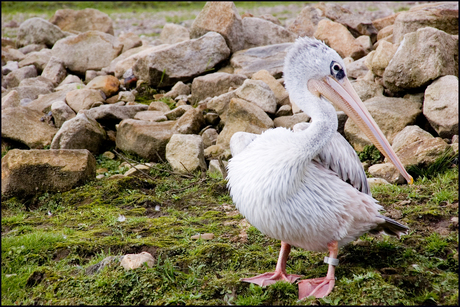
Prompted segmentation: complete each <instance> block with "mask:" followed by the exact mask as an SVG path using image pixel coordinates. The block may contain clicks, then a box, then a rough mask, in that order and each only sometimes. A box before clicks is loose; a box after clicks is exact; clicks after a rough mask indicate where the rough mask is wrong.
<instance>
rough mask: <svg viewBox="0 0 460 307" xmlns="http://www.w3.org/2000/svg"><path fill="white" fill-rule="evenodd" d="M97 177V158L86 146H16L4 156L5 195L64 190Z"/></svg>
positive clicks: (3, 178) (3, 177)
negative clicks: (22, 147)
mask: <svg viewBox="0 0 460 307" xmlns="http://www.w3.org/2000/svg"><path fill="white" fill-rule="evenodd" d="M95 176H96V160H95V159H94V157H93V155H92V154H91V153H90V152H89V151H87V150H84V149H81V150H38V149H31V150H19V149H12V150H10V151H8V153H7V154H6V155H5V156H4V157H3V158H2V196H7V197H9V196H20V197H25V196H29V195H35V194H36V193H37V192H45V191H51V192H64V191H67V190H70V189H72V188H74V187H77V186H79V185H82V184H84V183H85V182H86V181H87V180H92V179H94V177H95Z"/></svg>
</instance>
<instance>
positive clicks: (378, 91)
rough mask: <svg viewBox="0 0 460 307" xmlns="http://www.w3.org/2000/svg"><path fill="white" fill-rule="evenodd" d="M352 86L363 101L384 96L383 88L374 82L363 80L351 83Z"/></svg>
mask: <svg viewBox="0 0 460 307" xmlns="http://www.w3.org/2000/svg"><path fill="white" fill-rule="evenodd" d="M351 85H352V86H353V88H354V89H355V91H356V94H358V96H359V98H361V100H362V101H366V100H368V99H371V98H372V97H376V96H383V86H381V85H380V84H377V83H375V82H373V81H368V80H363V79H361V80H356V81H354V82H351Z"/></svg>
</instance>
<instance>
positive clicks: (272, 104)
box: [235, 18, 276, 114]
mask: <svg viewBox="0 0 460 307" xmlns="http://www.w3.org/2000/svg"><path fill="white" fill-rule="evenodd" d="M245 19H246V18H245ZM235 93H236V96H237V97H239V98H241V99H244V100H247V101H249V102H252V103H254V104H255V105H257V106H259V107H260V108H261V109H262V110H264V111H265V112H267V113H270V114H275V112H276V98H275V94H274V93H273V91H272V90H271V89H270V87H269V86H268V85H267V84H266V83H265V82H263V81H260V80H251V79H247V80H245V81H244V83H243V85H241V86H240V87H239V88H237V89H236V92H235Z"/></svg>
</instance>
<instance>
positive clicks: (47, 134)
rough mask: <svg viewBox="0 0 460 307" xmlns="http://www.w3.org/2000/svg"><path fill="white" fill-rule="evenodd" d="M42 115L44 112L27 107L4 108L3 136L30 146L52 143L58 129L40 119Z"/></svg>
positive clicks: (39, 146) (38, 146)
mask: <svg viewBox="0 0 460 307" xmlns="http://www.w3.org/2000/svg"><path fill="white" fill-rule="evenodd" d="M41 117H43V113H41V112H38V111H34V110H30V109H28V108H26V107H21V106H19V107H15V108H6V109H3V110H2V138H6V139H11V140H13V141H16V142H20V143H22V144H25V145H27V146H28V147H29V148H44V147H45V146H48V145H50V144H51V141H52V139H53V137H54V135H55V134H56V132H57V131H58V129H56V128H54V127H51V126H50V125H48V124H47V123H45V122H42V121H40V118H41Z"/></svg>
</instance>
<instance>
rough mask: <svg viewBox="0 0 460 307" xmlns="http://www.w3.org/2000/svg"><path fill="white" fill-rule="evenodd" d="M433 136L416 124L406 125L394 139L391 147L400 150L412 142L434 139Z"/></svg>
mask: <svg viewBox="0 0 460 307" xmlns="http://www.w3.org/2000/svg"><path fill="white" fill-rule="evenodd" d="M432 138H433V136H432V135H431V134H430V133H429V132H427V131H425V130H423V129H422V128H420V127H419V126H416V125H410V126H406V127H405V128H404V129H403V130H401V131H400V132H399V133H398V134H397V135H396V137H395V138H394V140H393V144H392V145H391V147H392V148H393V150H394V151H395V152H400V151H401V150H403V149H404V147H405V146H408V145H410V144H412V143H416V142H420V141H424V140H428V139H432Z"/></svg>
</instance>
